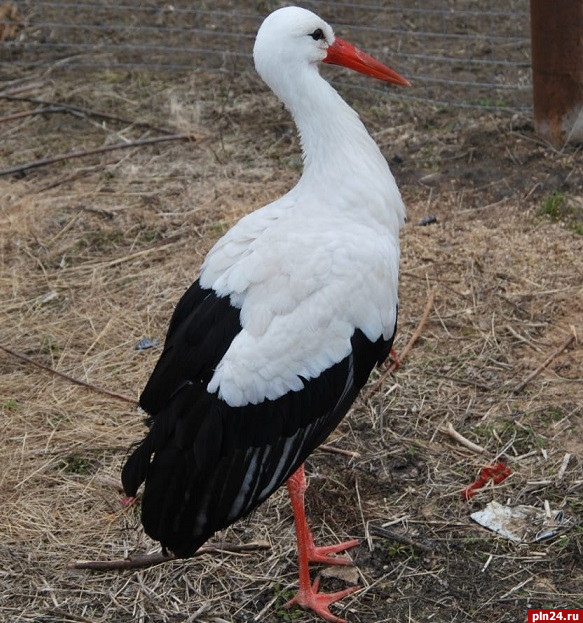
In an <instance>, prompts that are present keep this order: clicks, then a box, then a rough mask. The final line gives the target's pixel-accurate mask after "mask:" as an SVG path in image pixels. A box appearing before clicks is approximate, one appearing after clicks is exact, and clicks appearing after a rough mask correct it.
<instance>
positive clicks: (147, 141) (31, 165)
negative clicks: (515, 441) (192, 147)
mask: <svg viewBox="0 0 583 623" xmlns="http://www.w3.org/2000/svg"><path fill="white" fill-rule="evenodd" d="M203 138H205V137H204V136H199V135H196V134H171V135H170V136H153V137H150V138H142V139H139V140H137V141H129V142H128V143H116V144H115V145H104V146H102V147H96V148H95V149H87V150H84V151H71V152H69V153H68V154H59V155H57V156H53V157H51V158H41V159H40V160H33V161H32V162H28V163H26V164H19V165H17V166H14V167H8V168H7V169H1V170H0V176H2V175H12V174H13V173H22V172H23V171H28V170H30V169H37V168H39V167H44V166H47V165H49V164H55V163H56V162H62V161H63V160H71V159H73V158H83V157H85V156H93V155H95V154H104V153H106V152H109V151H115V150H116V149H129V148H131V147H142V146H143V145H153V144H154V143H162V142H165V141H197V140H201V139H203Z"/></svg>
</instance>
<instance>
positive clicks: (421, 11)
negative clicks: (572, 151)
mask: <svg viewBox="0 0 583 623" xmlns="http://www.w3.org/2000/svg"><path fill="white" fill-rule="evenodd" d="M301 4H302V6H305V7H306V8H309V9H311V10H313V11H315V12H317V13H318V14H320V15H321V16H322V17H324V18H325V19H326V20H327V21H329V22H330V23H331V24H332V25H333V26H334V28H335V30H336V32H337V33H338V34H339V35H341V36H345V37H346V38H347V39H349V40H351V41H352V42H354V43H356V44H357V45H359V46H360V47H362V48H363V49H365V50H367V51H368V52H370V53H372V54H373V55H376V56H377V57H379V58H381V59H383V60H385V61H386V62H387V63H388V64H390V65H391V66H393V67H394V68H395V69H397V70H398V71H399V72H400V73H401V74H403V75H405V76H407V77H408V78H409V79H410V80H411V82H413V84H414V86H413V88H411V89H407V90H394V89H393V90H391V91H390V94H391V97H399V98H402V99H417V100H425V101H431V102H434V103H436V104H442V105H455V106H462V107H468V106H469V107H483V108H509V109H515V110H516V109H528V108H530V106H531V102H530V100H531V79H530V41H529V6H528V4H529V3H528V0H392V1H390V2H387V1H385V0H380V1H379V2H377V3H373V2H370V3H367V2H366V0H365V1H363V2H358V1H354V0H353V1H352V2H342V1H340V2H332V1H326V0H303V2H302V3H301ZM279 5H280V4H279V3H276V2H269V1H264V2H261V1H259V2H256V3H253V4H252V5H250V4H248V3H244V2H240V1H236V0H232V1H230V2H229V1H224V0H219V1H215V2H198V3H192V2H185V1H184V0H177V1H176V2H173V3H172V4H169V3H162V2H156V1H154V0H150V1H148V2H139V3H138V2H136V1H135V0H122V2H121V3H113V2H108V1H101V2H100V1H98V0H81V1H80V2H68V1H66V0H53V1H43V0H37V1H35V2H34V3H32V2H31V3H30V4H29V3H22V4H4V5H0V24H1V29H0V70H1V74H0V78H1V77H2V74H4V76H6V75H9V74H10V71H11V70H15V69H16V68H25V69H32V68H36V67H46V66H59V67H63V68H70V69H73V68H76V69H78V68H89V67H96V68H118V69H123V68H128V69H136V70H138V69H147V70H155V71H158V72H169V71H189V70H193V69H197V68H199V69H200V68H202V69H207V70H217V71H239V72H240V71H247V70H251V69H252V57H251V52H252V47H253V40H254V36H255V32H256V31H257V28H258V26H259V24H260V23H261V20H262V18H263V17H264V16H265V15H266V14H267V13H268V12H270V11H271V10H273V9H275V8H277V6H279ZM2 7H3V8H4V12H2ZM6 7H9V9H6ZM10 7H11V8H10ZM341 80H342V81H343V82H344V81H347V82H348V83H349V84H351V86H353V87H355V88H363V89H367V90H378V91H384V90H385V89H384V87H383V86H382V85H381V86H379V85H371V82H370V81H366V83H365V82H359V80H358V78H346V77H345V74H343V75H342V79H341ZM365 84H366V86H365ZM387 92H388V91H387Z"/></svg>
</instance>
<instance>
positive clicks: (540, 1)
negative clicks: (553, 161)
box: [530, 0, 583, 147]
mask: <svg viewBox="0 0 583 623" xmlns="http://www.w3.org/2000/svg"><path fill="white" fill-rule="evenodd" d="M530 19H531V47H532V87H533V104H534V126H535V130H536V132H537V133H538V134H540V135H541V136H542V137H544V138H545V139H547V140H548V141H550V142H551V143H553V144H554V145H556V146H559V147H560V146H563V145H564V144H565V143H567V142H573V143H583V0H552V1H551V0H530Z"/></svg>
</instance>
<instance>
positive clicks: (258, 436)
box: [122, 7, 408, 623]
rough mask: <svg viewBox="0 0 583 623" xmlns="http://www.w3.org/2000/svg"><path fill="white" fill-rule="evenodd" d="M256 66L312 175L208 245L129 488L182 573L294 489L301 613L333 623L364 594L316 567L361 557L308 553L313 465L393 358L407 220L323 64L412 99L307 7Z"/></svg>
mask: <svg viewBox="0 0 583 623" xmlns="http://www.w3.org/2000/svg"><path fill="white" fill-rule="evenodd" d="M253 56H254V60H255V67H256V69H257V71H258V72H259V74H260V76H261V77H262V78H263V80H264V81H265V82H266V83H267V84H268V85H269V86H270V87H271V89H272V90H273V91H274V92H275V94H276V95H277V96H278V97H279V98H280V99H281V100H282V101H283V102H284V104H285V105H286V107H287V108H288V110H289V111H290V113H291V114H292V116H293V118H294V120H295V123H296V125H297V128H298V131H299V135H300V138H301V145H302V151H303V157H304V171H303V174H302V176H301V178H300V180H299V181H298V183H297V184H296V186H295V187H294V188H292V189H291V190H290V191H289V192H288V193H287V194H285V195H284V196H283V197H281V198H280V199H277V200H276V201H274V202H272V203H270V204H268V205H266V206H264V207H263V208H261V209H258V210H256V211H255V212H252V213H251V214H249V215H247V216H245V217H244V218H242V219H241V220H240V221H239V222H238V223H237V224H236V225H235V226H234V227H233V228H232V229H231V230H230V231H229V232H227V234H225V235H224V236H223V237H222V238H221V239H220V240H219V241H218V242H217V243H216V244H215V245H214V247H213V248H212V250H211V251H210V252H209V254H208V256H207V257H206V259H205V261H204V263H203V265H202V268H201V271H200V276H199V277H198V279H197V280H196V281H195V282H194V283H193V284H192V285H191V286H190V288H189V289H188V290H187V292H186V293H185V294H184V295H183V297H182V298H181V300H180V302H179V303H178V305H177V307H176V309H175V311H174V314H173V316H172V319H171V321H170V326H169V329H168V333H167V336H166V342H165V345H164V350H163V352H162V355H161V356H160V359H159V361H158V363H157V365H156V367H155V369H154V372H153V373H152V376H151V377H150V379H149V381H148V383H147V385H146V388H145V389H144V391H143V393H142V395H141V398H140V405H141V406H142V407H143V409H144V410H145V411H146V412H147V413H148V414H149V415H150V416H151V420H150V429H149V432H148V434H147V435H146V437H145V438H144V440H143V441H142V442H141V443H140V444H139V445H138V446H137V447H136V448H135V449H134V451H133V453H132V454H131V456H130V457H129V459H128V460H127V462H126V464H125V466H124V468H123V473H122V481H123V486H124V489H125V492H126V494H127V495H128V496H129V497H128V499H132V498H133V497H134V496H135V495H136V493H137V490H138V488H139V487H140V485H141V484H142V483H143V482H144V481H145V489H144V494H143V501H142V522H143V525H144V528H145V530H146V532H147V533H148V534H149V535H150V536H151V537H152V538H154V539H157V540H159V541H160V542H161V544H162V546H163V548H164V550H170V551H171V552H172V553H173V554H174V555H175V556H178V557H189V556H192V554H194V552H195V551H196V550H197V549H198V548H199V547H200V546H201V545H202V544H203V543H204V542H205V541H206V540H207V539H208V538H209V537H210V536H211V535H212V534H213V533H214V532H216V531H217V530H221V529H223V528H226V527H227V526H229V525H230V524H232V523H233V522H235V521H237V520H238V519H240V518H241V517H244V516H245V515H248V514H249V513H250V512H251V511H252V510H253V509H255V508H256V507H257V506H258V505H259V504H261V502H263V501H264V500H265V499H267V498H268V497H269V496H270V495H271V494H272V493H273V492H274V491H275V490H276V489H277V488H278V487H279V486H280V485H281V484H283V483H284V482H287V487H288V490H289V494H290V497H291V503H292V507H293V511H294V518H295V522H296V532H297V540H298V554H299V571H300V577H299V591H298V594H297V595H296V597H295V598H294V599H293V600H291V602H290V604H291V603H294V604H299V605H300V606H302V607H304V608H311V609H312V610H314V611H315V612H316V613H318V614H319V615H321V616H322V617H323V618H325V619H327V620H329V621H333V622H336V623H338V622H341V621H342V619H340V618H338V617H337V616H335V615H334V614H332V613H331V612H330V610H329V604H330V603H332V602H334V601H337V600H338V599H341V598H342V597H344V596H346V595H347V594H349V593H351V592H352V591H353V590H358V589H357V588H356V587H352V588H348V589H346V590H344V591H340V592H338V593H333V594H328V595H327V594H323V593H319V592H318V585H317V582H316V583H315V584H314V585H311V582H310V575H309V569H308V563H309V562H313V561H316V562H324V563H336V564H346V563H347V562H348V561H347V560H346V559H343V558H340V557H338V558H335V557H333V556H329V554H331V553H336V552H339V551H342V550H345V549H346V548H348V547H352V546H354V545H356V544H357V543H358V541H350V542H348V543H341V544H337V545H333V546H330V547H316V546H315V545H314V542H313V539H312V536H311V534H310V531H309V528H308V525H307V522H306V518H305V513H304V500H303V496H304V491H305V488H306V484H305V477H304V471H303V463H304V461H305V460H306V458H307V457H308V456H309V455H310V454H311V453H312V452H313V450H314V449H315V448H316V447H317V446H318V445H319V444H321V443H322V442H323V441H324V440H325V439H326V437H327V436H328V435H329V434H330V432H331V431H332V430H333V429H334V428H335V427H336V425H337V424H338V423H339V422H340V420H341V419H342V417H343V416H344V415H345V414H346V412H347V411H348V409H349V408H350V406H351V405H352V403H353V401H354V400H355V398H356V396H357V394H358V392H359V391H360V389H361V388H362V386H363V385H364V384H365V382H366V380H367V378H368V376H369V373H370V372H371V370H372V368H373V367H374V366H375V365H376V364H379V363H381V362H383V361H384V360H385V358H386V357H387V355H388V353H389V350H390V348H391V345H392V342H393V337H394V334H395V328H396V321H397V282H398V271H399V229H400V227H401V226H402V224H403V222H404V218H405V210H404V206H403V202H402V200H401V196H400V193H399V190H398V188H397V186H396V184H395V180H394V178H393V176H392V174H391V172H390V170H389V167H388V165H387V162H386V160H385V158H384V157H383V155H382V154H381V152H380V150H379V148H378V147H377V145H376V144H375V142H374V141H373V139H372V138H371V137H370V135H369V134H368V132H367V131H366V129H365V127H364V125H363V124H362V122H361V121H360V120H359V118H358V116H357V114H356V113H355V112H354V111H353V110H352V109H351V108H350V107H349V106H348V105H347V104H346V103H345V102H344V100H342V98H341V97H340V96H339V95H338V93H337V92H336V91H335V90H334V89H333V88H332V87H331V86H330V84H328V82H326V81H325V80H324V79H323V78H322V77H321V76H320V74H319V72H318V64H319V63H320V62H324V63H332V64H337V65H343V66H345V67H349V68H352V69H355V70H356V71H359V72H361V73H363V74H368V75H370V76H373V77H375V78H378V79H380V80H384V81H386V82H390V83H394V84H398V85H403V86H406V85H408V82H407V81H406V80H405V79H404V78H402V77H400V76H399V75H398V74H396V73H395V72H394V71H392V70H391V69H389V68H387V67H385V66H384V65H382V64H381V63H379V62H378V61H376V60H375V59H373V58H372V57H370V56H369V55H367V54H365V53H364V52H362V51H361V50H359V49H358V48H356V47H354V46H352V45H351V44H348V43H346V42H345V41H342V40H341V39H339V38H338V37H335V36H334V33H333V31H332V28H331V27H330V26H329V25H328V24H327V23H326V22H324V21H323V20H322V19H320V18H319V17H318V16H317V15H315V14H314V13H312V12H310V11H307V10H305V9H301V8H297V7H287V8H283V9H279V10H277V11H275V12H273V13H271V14H270V15H269V16H268V17H267V18H266V19H265V21H264V22H263V24H262V25H261V27H260V28H259V31H258V33H257V39H256V41H255V47H254V50H253Z"/></svg>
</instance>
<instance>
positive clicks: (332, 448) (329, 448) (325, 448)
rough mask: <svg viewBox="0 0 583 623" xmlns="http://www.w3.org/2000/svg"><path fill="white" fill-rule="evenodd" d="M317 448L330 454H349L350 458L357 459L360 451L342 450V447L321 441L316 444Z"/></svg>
mask: <svg viewBox="0 0 583 623" xmlns="http://www.w3.org/2000/svg"><path fill="white" fill-rule="evenodd" d="M318 450H322V451H323V452H330V454H340V455H342V456H349V457H350V458H351V459H358V458H359V457H360V452H355V451H354V450H344V449H343V448H336V447H335V446H330V445H328V444H327V443H323V444H322V445H320V446H318Z"/></svg>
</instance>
